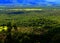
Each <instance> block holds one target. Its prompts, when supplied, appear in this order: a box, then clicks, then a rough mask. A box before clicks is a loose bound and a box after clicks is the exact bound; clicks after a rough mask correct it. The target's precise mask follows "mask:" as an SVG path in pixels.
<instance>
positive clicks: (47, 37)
mask: <svg viewBox="0 0 60 43" xmlns="http://www.w3.org/2000/svg"><path fill="white" fill-rule="evenodd" d="M59 40H60V9H55V8H50V9H49V8H39V9H35V8H34V9H28V8H26V9H1V10H0V43H59V42H60V41H59Z"/></svg>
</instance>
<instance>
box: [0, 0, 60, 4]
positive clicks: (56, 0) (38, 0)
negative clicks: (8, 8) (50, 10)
mask: <svg viewBox="0 0 60 43" xmlns="http://www.w3.org/2000/svg"><path fill="white" fill-rule="evenodd" d="M55 4H60V0H0V5H55Z"/></svg>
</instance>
